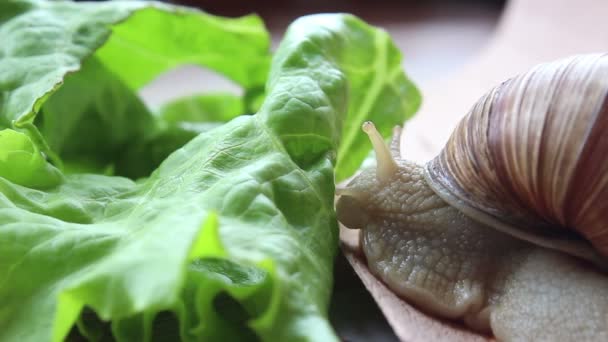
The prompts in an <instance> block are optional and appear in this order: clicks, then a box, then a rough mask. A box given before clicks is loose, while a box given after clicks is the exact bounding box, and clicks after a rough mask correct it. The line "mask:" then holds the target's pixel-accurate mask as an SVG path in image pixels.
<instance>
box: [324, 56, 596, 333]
mask: <svg viewBox="0 0 608 342" xmlns="http://www.w3.org/2000/svg"><path fill="white" fill-rule="evenodd" d="M607 98H608V55H605V54H593V55H580V56H574V57H571V58H567V59H563V60H559V61H556V62H552V63H547V64H542V65H539V66H537V67H535V68H533V69H532V70H530V71H529V72H527V73H525V74H522V75H520V76H517V77H514V78H512V79H510V80H507V81H506V82H503V83H502V84H500V85H498V86H497V87H495V88H494V89H492V90H491V91H489V92H488V93H487V94H486V95H484V96H483V97H482V98H481V99H480V100H479V101H478V102H477V103H476V104H475V105H474V106H473V108H472V110H471V111H470V112H469V113H468V114H467V115H466V116H465V117H464V118H463V119H462V121H461V122H460V123H459V124H458V126H457V127H456V129H455V130H454V132H453V134H452V136H451V137H450V139H449V141H448V143H447V144H446V146H445V147H444V149H443V150H442V151H441V152H440V154H439V155H438V156H437V157H436V158H434V159H433V160H431V161H430V162H429V163H428V164H427V165H425V166H422V165H417V164H414V163H412V162H408V161H406V160H402V159H401V153H400V151H399V147H398V146H399V136H400V132H401V131H400V129H396V130H395V134H394V137H393V143H392V144H391V147H390V149H389V148H388V147H387V146H386V145H384V142H383V140H382V137H380V135H379V134H378V132H377V131H376V130H375V128H374V127H373V124H371V123H366V124H364V131H366V133H368V135H369V136H370V139H371V141H372V145H373V146H374V150H375V151H376V158H377V167H376V168H375V169H370V170H364V171H362V172H361V174H360V175H358V176H357V177H355V178H354V179H353V180H352V181H351V182H350V183H349V184H348V186H347V187H346V188H342V189H338V190H337V193H338V194H339V195H340V196H341V197H340V199H339V200H338V202H337V204H336V210H337V214H338V219H339V220H340V221H341V222H342V224H343V225H345V226H347V227H349V228H360V229H361V230H362V232H361V234H362V235H361V245H362V249H363V252H364V254H365V256H366V258H367V262H368V266H369V268H370V270H371V271H372V273H374V274H375V275H376V276H378V277H379V278H381V279H382V280H383V281H384V282H385V283H386V284H387V285H388V286H389V287H390V288H391V289H392V290H393V291H394V292H396V293H397V294H399V295H401V296H402V297H404V298H405V299H406V300H409V301H410V302H413V303H414V304H416V305H418V306H420V307H421V308H422V309H424V310H426V311H428V312H431V313H433V314H436V315H438V316H442V317H447V318H453V319H462V320H464V322H465V323H466V324H468V325H469V326H471V327H472V328H474V329H477V330H481V331H485V332H492V333H493V334H494V335H495V336H496V337H497V338H498V339H500V340H551V341H570V340H585V341H587V340H598V341H606V340H608V275H606V273H604V272H603V271H602V269H603V270H606V269H608V262H607V261H606V260H608V103H606V100H607ZM583 259H586V260H587V261H591V263H589V262H586V261H584V260H583ZM592 264H595V265H592ZM598 266H599V267H598Z"/></svg>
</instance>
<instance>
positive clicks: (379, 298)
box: [340, 0, 608, 342]
mask: <svg viewBox="0 0 608 342" xmlns="http://www.w3.org/2000/svg"><path fill="white" fill-rule="evenodd" d="M607 17H608V0H577V1H573V0H513V1H511V2H510V3H509V4H508V5H507V7H506V9H505V11H504V13H503V16H502V17H501V20H500V23H499V25H498V28H497V30H496V31H495V33H494V36H493V38H492V39H491V41H490V42H489V44H488V45H487V46H486V48H485V49H483V51H482V52H481V53H480V54H479V55H478V56H477V57H475V58H473V59H472V60H471V61H469V62H468V63H467V64H466V65H465V66H464V67H462V68H461V69H460V70H457V71H455V72H453V73H452V74H451V75H449V76H446V77H444V78H441V79H437V80H435V81H432V82H428V83H425V84H422V86H421V88H422V93H423V96H424V102H423V106H422V108H421V110H420V112H419V113H418V114H417V116H416V117H415V118H414V119H413V120H411V121H410V122H408V123H407V124H406V125H405V130H404V134H403V136H402V141H401V151H402V154H403V155H402V157H403V158H405V159H409V160H415V161H419V162H426V161H427V160H429V159H431V158H432V157H434V156H435V155H436V154H437V153H438V152H439V150H440V149H441V148H442V147H443V144H444V143H445V141H446V140H447V138H448V137H449V135H450V133H451V131H452V129H453V127H454V126H455V125H456V123H457V122H458V121H459V120H460V118H461V117H462V116H464V115H465V114H466V112H467V111H468V109H469V108H470V107H471V106H472V105H473V103H474V102H475V101H476V100H477V99H478V98H479V97H481V96H482V95H483V93H485V92H486V91H488V90H489V89H490V88H491V87H493V86H495V85H497V84H499V83H500V82H501V81H503V80H506V79H507V78H509V77H512V76H514V75H516V74H518V73H521V72H525V71H526V70H528V69H529V68H530V67H532V66H534V65H535V64H538V63H542V62H548V61H552V60H555V59H559V58H563V57H567V56H570V55H573V54H582V53H593V52H603V51H608V20H607V19H606V18H607ZM340 238H341V240H342V247H343V251H344V254H345V255H346V257H347V259H348V261H349V262H350V264H351V265H352V267H353V269H354V270H355V271H356V272H357V274H358V275H359V277H360V278H361V279H362V281H363V283H364V285H365V287H366V288H367V289H368V291H370V293H371V294H372V296H373V297H374V299H375V300H376V302H377V303H378V305H379V307H380V309H381V310H382V312H383V313H384V315H385V316H386V318H387V320H388V322H389V323H390V325H391V326H392V327H393V329H394V331H395V334H396V335H397V337H398V338H399V339H400V340H402V341H407V342H418V341H488V340H489V339H488V337H484V336H481V335H476V334H473V333H471V332H468V331H466V330H463V329H462V328H459V327H458V326H456V325H454V324H451V323H446V322H442V321H438V320H436V319H434V318H433V317H430V316H428V315H425V314H424V313H421V312H420V311H418V310H417V309H416V308H414V307H412V306H411V305H409V304H407V303H406V302H405V301H403V300H401V299H399V298H398V297H396V296H395V295H394V294H393V293H392V292H391V291H390V290H388V289H387V288H386V286H384V285H383V284H382V282H380V281H378V280H377V279H376V278H375V277H373V275H371V274H370V272H369V270H368V268H367V266H366V264H365V262H364V260H363V258H362V257H361V256H360V254H359V252H357V250H358V238H357V231H353V230H348V229H346V228H343V227H342V228H341V232H340Z"/></svg>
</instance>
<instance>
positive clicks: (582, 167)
mask: <svg viewBox="0 0 608 342" xmlns="http://www.w3.org/2000/svg"><path fill="white" fill-rule="evenodd" d="M607 95H608V54H601V55H600V54H594V55H581V56H574V57H571V58H568V59H563V60H559V61H556V62H552V63H547V64H542V65H539V66H537V67H535V68H533V69H532V70H530V71H529V72H527V73H525V74H522V75H520V76H517V77H515V78H512V79H510V80H508V81H506V82H504V83H502V84H500V85H499V86H497V87H495V88H494V89H492V90H491V91H490V92H489V93H487V94H486V95H485V96H483V97H482V98H481V99H480V100H479V101H478V102H477V103H476V104H475V105H474V106H473V108H472V110H471V111H470V112H469V113H468V115H467V116H466V117H464V118H463V120H462V121H461V122H460V123H459V124H458V126H457V128H456V130H455V131H454V132H453V134H452V136H451V137H450V139H449V141H448V143H447V145H446V146H445V147H444V149H443V150H442V151H441V153H440V154H439V155H438V156H437V157H436V158H435V159H433V160H432V161H431V162H429V163H428V164H427V167H426V178H427V181H428V183H429V184H430V186H431V187H432V188H433V189H434V190H435V191H436V192H437V193H438V194H439V196H441V197H442V198H443V199H444V200H446V201H447V202H448V203H450V204H451V205H453V206H455V207H457V208H459V209H461V210H462V211H463V212H464V213H465V214H468V215H469V216H472V217H473V218H477V219H478V220H481V221H482V222H484V223H489V224H491V225H493V226H495V227H498V228H499V229H500V230H503V231H507V232H509V233H511V234H512V235H515V236H520V235H521V236H520V237H522V238H524V239H527V240H530V241H533V242H537V243H539V244H541V245H548V246H549V247H553V248H557V249H562V250H566V251H568V252H570V253H572V254H581V253H583V254H584V253H585V252H584V251H581V250H584V249H585V246H584V245H585V244H586V243H585V242H583V243H582V245H581V244H579V245H576V243H577V242H575V243H574V244H573V247H572V246H570V247H568V246H567V245H568V244H570V243H571V242H573V241H577V240H578V239H580V235H582V236H583V237H584V238H585V239H586V240H587V241H589V242H590V243H591V244H592V245H593V246H594V247H595V249H596V250H597V251H599V253H600V254H602V255H604V256H608V104H607V103H606V101H607ZM574 232H576V233H574ZM578 234H580V235H578ZM559 244H563V245H564V246H566V247H564V248H562V247H560V246H559ZM574 245H575V246H574ZM587 246H588V244H587Z"/></svg>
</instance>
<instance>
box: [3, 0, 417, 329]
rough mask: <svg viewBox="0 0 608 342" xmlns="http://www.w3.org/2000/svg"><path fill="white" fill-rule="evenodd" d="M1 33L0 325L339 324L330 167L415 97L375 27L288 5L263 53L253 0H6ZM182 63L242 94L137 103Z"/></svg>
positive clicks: (342, 169)
mask: <svg viewBox="0 0 608 342" xmlns="http://www.w3.org/2000/svg"><path fill="white" fill-rule="evenodd" d="M0 41H2V42H3V45H2V46H1V47H0V126H1V127H2V128H3V130H1V131H0V167H1V168H0V341H47V340H54V341H60V340H65V339H70V338H72V337H75V336H76V335H80V336H83V337H85V338H87V339H89V340H104V339H108V338H113V339H117V340H119V341H139V340H142V341H148V340H152V339H155V340H158V339H161V340H167V341H173V340H176V339H182V340H186V341H197V340H212V341H213V340H251V339H262V340H268V341H298V340H302V341H332V340H336V336H335V334H334V332H333V330H332V328H331V326H330V324H329V323H328V320H327V307H328V303H329V300H330V295H331V284H332V265H333V258H334V256H335V254H336V251H337V246H338V241H337V238H338V237H337V223H336V220H335V213H334V210H333V195H334V179H335V177H336V173H337V174H338V176H340V175H341V177H344V176H347V175H349V174H350V173H352V172H353V171H354V170H355V169H356V167H358V163H359V162H360V160H362V159H363V158H364V156H365V154H366V153H367V150H368V149H369V148H368V146H364V145H363V144H362V143H360V142H359V140H358V139H359V138H357V134H356V132H357V131H358V130H359V126H360V124H361V122H362V121H364V120H374V122H375V123H376V125H377V126H379V127H380V128H381V130H382V131H384V132H386V131H387V130H388V129H389V128H390V127H391V126H392V125H394V124H397V123H399V122H401V121H402V120H403V119H404V118H406V117H407V116H409V115H411V114H412V113H413V111H414V110H415V109H416V106H417V105H418V103H419V95H418V92H417V91H416V89H415V88H414V87H413V86H412V84H411V83H410V82H409V81H408V80H407V78H406V77H405V76H404V74H403V72H402V71H401V67H400V63H401V60H400V58H401V57H400V54H399V52H398V51H397V50H396V49H395V47H394V45H393V43H392V42H391V41H390V39H389V38H388V36H387V34H386V33H385V32H383V31H381V30H378V29H376V28H373V27H370V26H368V25H367V24H365V23H363V22H362V21H361V20H359V19H357V18H355V17H353V16H350V15H341V14H336V15H315V16H309V17H304V18H301V19H299V20H297V21H296V22H294V23H293V24H292V25H291V26H290V28H289V30H288V32H287V33H286V35H285V38H284V39H283V40H282V42H281V44H280V46H279V48H278V50H277V51H276V53H275V54H274V56H273V57H272V62H270V53H269V51H268V46H269V41H268V34H267V33H266V32H265V30H264V29H263V26H262V23H261V21H260V20H259V19H258V18H257V17H255V16H248V17H243V18H238V19H228V18H220V17H215V16H211V15H209V14H205V13H203V12H200V11H197V10H193V9H187V8H183V7H177V6H169V5H163V4H158V3H151V2H108V3H81V4H76V3H71V2H59V1H58V2H43V1H17V0H10V1H7V2H2V3H0ZM182 64H197V65H200V66H204V67H207V68H210V69H213V70H215V71H217V72H219V73H221V74H223V75H225V76H226V77H228V78H230V79H232V80H234V81H235V82H236V83H237V84H239V85H240V86H242V87H243V90H244V92H243V96H236V97H234V96H225V95H219V94H207V95H201V96H196V97H190V98H184V99H181V100H178V101H176V102H175V103H172V104H169V105H167V106H164V107H163V108H161V109H160V110H159V111H153V110H150V109H149V108H147V107H146V106H145V104H144V103H143V102H142V101H141V100H140V99H139V98H138V96H137V93H136V91H137V90H138V89H139V88H140V87H141V86H143V85H145V84H146V83H147V82H149V81H150V80H152V79H153V78H154V77H156V76H157V75H158V74H159V73H162V72H164V71H167V70H169V69H171V68H173V67H175V66H178V65H182ZM262 98H263V99H264V100H263V102H261V105H259V101H260V99H262ZM258 106H259V107H260V108H259V110H257V113H255V114H254V115H241V116H237V115H238V114H245V113H246V114H253V113H250V111H251V110H252V109H256V108H257V107H258ZM223 122H226V123H223ZM222 123H223V124H222ZM351 154H352V156H351ZM351 158H352V160H353V161H351ZM357 160H359V161H358V162H357ZM336 163H337V164H336ZM336 165H337V168H336ZM108 174H110V175H108ZM111 174H117V175H116V176H112V175H111ZM120 175H122V176H120ZM124 176H128V177H130V178H128V177H124Z"/></svg>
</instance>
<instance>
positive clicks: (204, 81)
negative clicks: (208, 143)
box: [143, 0, 505, 105]
mask: <svg viewBox="0 0 608 342" xmlns="http://www.w3.org/2000/svg"><path fill="white" fill-rule="evenodd" d="M168 2H171V3H175V4H182V5H188V6H194V7H198V8H200V9H202V10H204V11H206V12H209V13H212V14H217V15H224V16H231V17H234V16H242V15H246V14H250V13H256V14H258V15H259V16H261V17H262V18H263V19H264V22H265V23H266V25H267V27H268V29H269V30H270V32H271V34H272V40H273V44H274V45H275V46H276V44H277V43H278V42H279V41H280V39H281V36H282V34H283V33H284V32H285V29H286V27H287V26H288V25H289V23H291V22H292V21H293V20H295V19H296V18H298V17H300V16H303V15H306V14H312V13H325V12H347V13H352V14H355V15H357V16H359V17H360V18H362V19H363V20H365V21H367V22H368V23H371V24H373V25H376V26H380V27H383V28H384V29H386V30H387V31H388V32H389V33H390V34H391V36H392V37H393V39H394V40H395V42H396V43H397V46H398V47H399V49H400V50H401V51H402V52H403V54H404V68H405V70H406V73H407V74H408V75H409V76H410V77H411V78H412V79H413V80H414V82H416V83H417V84H418V85H421V86H423V85H424V84H425V83H429V82H432V81H433V80H435V79H437V78H441V77H442V76H445V75H446V74H448V73H450V72H451V71H453V70H457V69H458V68H459V67H461V66H462V65H463V64H465V63H466V61H467V60H469V59H471V58H472V57H473V56H474V55H475V54H477V53H479V51H480V50H481V49H482V48H483V47H484V45H485V44H486V43H487V41H488V40H489V38H490V37H491V36H492V33H493V32H494V29H495V27H496V24H497V21H498V18H499V16H500V13H501V11H502V9H503V7H504V4H505V1H503V0H456V1H450V0H431V1H421V0H409V1H408V0H403V1H398V0H375V1H364V0H337V1H326V0H289V1H279V0H262V1H246V0H222V1H217V0H216V1H209V0H172V1H168ZM165 82H171V83H172V84H173V86H172V88H171V89H163V88H164V87H163V84H165ZM211 85H212V86H211ZM218 86H219V87H221V88H225V89H221V90H234V91H236V87H234V86H232V85H231V84H230V82H228V81H226V80H223V79H220V78H214V76H213V75H211V74H208V73H205V72H203V71H201V70H200V69H198V68H194V67H185V68H182V69H181V70H179V71H177V72H171V73H170V74H167V75H165V76H163V77H161V78H160V79H159V80H158V82H155V83H153V84H151V85H149V86H148V87H146V89H144V90H143V95H144V96H145V97H147V98H148V99H149V101H148V102H149V103H150V104H152V105H155V104H160V103H162V102H165V101H166V100H168V99H172V98H174V97H176V96H177V95H178V94H184V93H194V92H199V91H201V90H211V88H213V89H215V90H218ZM161 89H162V91H161Z"/></svg>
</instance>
